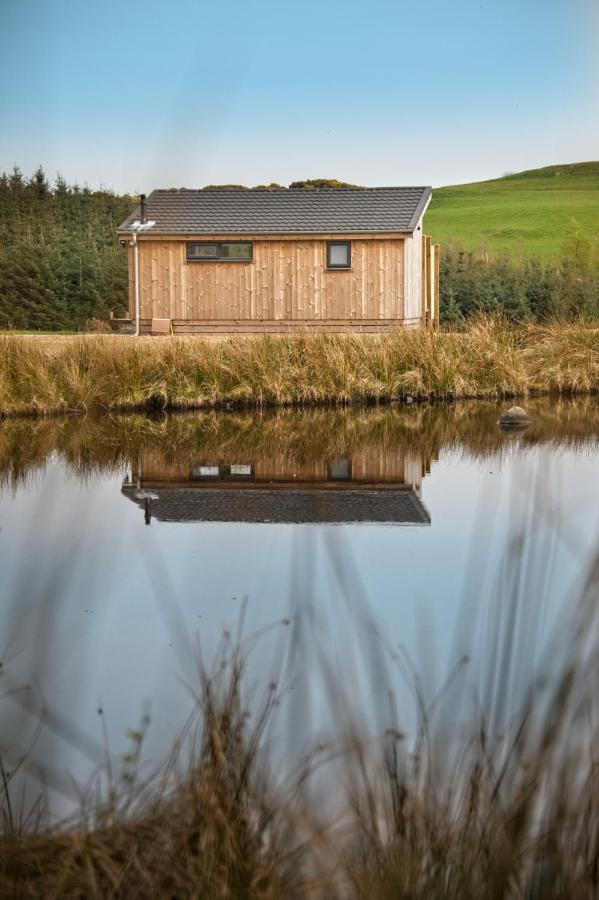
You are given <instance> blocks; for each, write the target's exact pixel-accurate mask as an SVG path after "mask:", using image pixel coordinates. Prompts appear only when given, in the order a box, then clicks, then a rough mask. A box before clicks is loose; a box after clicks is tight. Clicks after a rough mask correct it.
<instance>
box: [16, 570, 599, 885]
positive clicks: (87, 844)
mask: <svg viewBox="0 0 599 900" xmlns="http://www.w3.org/2000/svg"><path fill="white" fill-rule="evenodd" d="M523 563H524V565H523ZM507 565H508V568H509V569H510V571H511V576H512V577H511V581H512V583H513V588H512V591H511V592H508V593H506V594H504V595H503V596H502V597H501V598H498V599H500V600H501V602H502V603H505V604H507V605H508V607H509V606H511V605H512V604H514V605H515V607H516V608H515V609H514V612H515V613H517V607H518V605H519V604H521V602H522V597H520V598H519V597H518V594H519V587H521V585H522V583H523V582H525V581H526V578H527V573H526V560H522V559H520V561H518V560H517V559H513V558H508V559H507ZM522 565H523V568H522V567H521V566H522ZM514 566H515V571H514ZM598 596H599V558H598V559H596V560H595V563H594V566H593V567H592V568H591V570H590V572H589V575H588V578H587V579H586V582H585V586H584V589H583V591H582V595H581V596H580V598H579V600H578V601H577V603H576V604H575V606H574V607H573V610H574V614H573V616H572V619H571V620H568V627H567V629H566V631H565V633H562V634H560V652H558V653H555V654H554V656H553V658H552V659H550V660H549V659H548V660H546V663H547V668H546V669H545V671H544V672H539V677H538V678H536V679H533V681H531V684H530V685H529V687H528V688H527V689H525V690H524V691H523V695H524V697H523V702H522V703H521V704H519V705H517V706H515V707H514V711H515V712H517V715H514V716H513V718H511V717H510V716H509V715H506V716H504V717H503V718H502V719H501V721H500V722H499V725H500V726H501V727H500V729H499V730H498V729H497V727H496V725H495V724H494V723H493V720H492V717H491V716H489V710H484V712H483V713H481V715H480V716H479V717H478V718H477V717H474V718H470V719H469V720H462V726H463V729H462V731H461V732H458V733H457V734H454V735H453V736H452V737H451V736H448V734H447V732H446V731H445V730H444V729H443V728H438V727H437V724H436V719H435V715H436V710H437V712H438V710H439V707H443V706H444V705H446V704H448V703H449V702H450V701H449V697H450V696H451V691H450V690H449V689H448V688H446V689H445V690H443V691H442V692H441V693H440V694H438V695H437V696H435V697H433V698H432V700H431V699H429V700H428V701H427V700H426V699H425V696H424V694H423V692H422V689H421V685H420V683H419V681H418V677H417V676H414V682H413V684H414V693H415V697H416V701H417V705H418V708H419V710H420V727H419V732H418V736H417V738H416V740H415V743H412V742H410V741H408V740H407V739H406V736H405V735H404V734H403V733H402V732H401V729H400V722H399V720H398V715H397V712H396V710H395V709H394V706H393V702H392V692H391V690H390V691H389V693H387V692H386V691H385V690H382V691H381V688H380V687H379V689H378V692H377V693H373V694H372V703H373V704H374V705H378V706H379V707H380V709H381V710H383V709H386V710H387V711H388V712H387V714H386V721H387V725H386V727H385V728H383V730H381V732H380V733H379V735H378V737H376V739H372V738H371V739H369V740H368V739H366V737H365V735H364V733H363V732H362V730H361V728H360V723H359V719H358V720H356V718H355V716H352V713H351V710H352V708H353V707H352V696H351V694H352V688H351V687H348V684H349V683H350V682H348V681H347V680H346V677H345V676H344V673H341V672H338V671H335V670H333V669H332V668H331V665H330V658H329V655H328V649H327V646H326V640H325V641H322V642H321V644H320V646H319V648H318V649H319V653H320V659H319V666H320V670H321V672H322V673H324V678H323V681H324V685H323V690H324V691H325V695H326V697H327V699H328V702H329V704H330V707H331V708H332V709H334V712H335V715H334V720H335V723H336V731H335V733H334V734H332V735H331V736H330V738H329V739H328V740H327V741H325V742H323V743H321V744H320V745H319V746H318V747H315V748H314V751H313V752H310V753H308V754H306V755H305V756H304V757H302V758H300V759H299V761H298V762H297V764H296V766H295V767H294V768H293V769H292V770H291V771H290V772H288V773H287V774H286V775H285V776H282V775H281V772H280V769H279V767H278V766H277V764H276V761H275V760H274V759H273V757H272V753H271V751H270V750H269V740H268V737H269V734H268V728H269V724H270V723H271V720H272V719H273V717H276V715H278V710H279V709H280V708H281V706H280V704H284V703H285V701H286V695H287V687H288V686H289V685H288V684H286V683H285V680H284V678H283V679H282V680H281V682H280V683H276V682H273V683H270V684H268V685H264V690H263V694H262V700H261V701H260V703H259V704H258V705H256V703H255V702H251V701H250V699H249V698H250V696H251V695H250V692H248V691H247V690H246V687H247V684H246V682H247V673H246V670H245V664H246V654H247V649H248V643H245V644H244V643H243V642H241V643H234V642H232V640H231V639H230V638H226V639H225V641H224V643H223V646H222V647H221V650H220V652H219V653H218V654H217V656H216V659H215V661H214V663H213V666H212V667H211V668H210V669H209V670H208V669H206V668H204V667H200V679H199V685H200V688H199V696H198V700H197V707H196V710H195V714H194V716H193V717H192V718H191V719H190V722H189V724H188V726H187V729H186V733H185V734H184V735H182V737H181V740H180V741H179V743H178V745H177V746H176V748H175V750H174V752H173V755H172V757H171V758H169V760H168V761H167V762H166V763H165V765H164V766H163V767H161V768H160V769H159V770H158V771H156V772H155V773H154V774H153V775H152V776H151V777H144V778H143V779H142V778H139V779H136V777H135V773H136V772H137V771H138V769H137V768H136V766H134V767H133V773H131V772H130V773H129V777H128V778H127V779H126V780H123V781H121V782H119V783H117V784H115V783H114V782H111V783H109V784H108V789H107V791H106V793H105V795H104V798H105V799H104V800H102V799H99V798H98V797H97V795H93V796H92V797H91V801H90V803H89V804H88V805H84V806H83V808H82V813H81V815H80V817H79V818H78V819H75V820H71V821H70V822H67V823H63V824H62V826H61V825H54V826H51V825H49V824H44V822H43V821H39V820H38V822H37V823H36V827H35V828H34V829H33V830H31V829H29V830H28V829H27V828H24V827H21V823H20V821H19V820H18V818H17V817H16V816H15V814H14V811H13V810H12V809H11V807H10V803H8V802H7V800H8V798H9V793H10V791H9V788H10V785H9V786H8V787H7V783H6V775H5V770H4V768H2V771H1V776H2V779H3V782H2V780H1V779H0V797H2V799H3V801H4V804H3V814H2V817H1V819H0V824H1V826H2V828H1V833H0V896H2V897H44V898H49V900H54V898H63V897H65V898H75V897H77V898H79V897H98V898H100V897H111V898H154V897H155V898H162V897H181V898H186V897H190V898H191V897H194V898H196V897H200V898H204V897H205V898H218V897H222V898H238V897H239V898H277V900H279V898H280V900H283V898H285V900H287V898H298V900H299V898H323V900H325V898H326V900H329V898H331V900H336V898H339V900H341V898H372V900H391V898H406V900H408V898H409V900H430V898H443V900H464V898H467V900H503V898H517V900H595V898H596V897H597V894H598V891H599V769H598V765H597V753H598V750H599V731H598V728H597V705H596V698H595V696H594V695H595V685H596V683H597V676H598V675H599V668H598V663H599V658H598V650H599V647H598V645H597V598H598ZM524 599H526V598H524ZM317 631H318V628H316V629H315V631H314V633H313V634H312V635H311V639H312V638H313V637H314V636H315V635H316V633H317ZM507 632H508V633H509V634H512V632H511V628H510V626H509V625H508V627H507ZM371 634H373V635H374V632H371ZM498 637H499V636H498ZM512 637H514V635H513V634H512ZM371 640H372V641H373V645H372V646H371V647H366V648H363V652H364V654H365V655H366V656H368V654H369V653H371V652H373V653H374V655H375V656H376V657H377V663H376V668H377V671H378V672H379V673H380V672H381V671H385V670H386V669H385V667H386V665H391V664H392V663H393V661H394V659H393V653H392V652H390V651H389V648H388V647H387V645H386V644H385V642H384V641H381V642H379V641H378V639H376V638H375V637H372V638H371ZM375 644H376V645H375ZM521 649H524V648H523V647H521ZM383 659H384V660H385V662H383V663H381V660H383ZM350 665H351V662H350ZM508 670H509V660H508V661H507V662H506V661H502V660H501V659H500V658H499V659H498V661H496V664H495V665H494V666H490V667H489V670H488V671H487V673H486V678H487V680H488V681H489V682H492V683H497V682H498V681H499V683H501V681H502V679H505V677H506V676H507V674H508ZM346 674H347V673H345V675H346ZM541 676H544V677H541ZM549 676H550V677H549ZM450 681H451V679H450ZM254 700H255V698H254ZM458 709H459V707H455V706H454V707H452V709H451V710H450V715H456V713H457V712H458ZM196 717H197V720H198V721H197V725H198V729H197V732H196V737H195V740H192V741H191V747H192V749H191V754H190V757H187V756H186V755H185V753H184V752H183V747H184V746H185V745H186V744H187V745H188V744H189V741H187V742H186V740H185V739H186V737H188V736H189V732H190V731H193V729H194V727H195V725H196ZM136 739H137V740H138V742H141V739H142V736H141V734H140V735H138V736H137V738H136ZM9 777H10V776H9ZM2 784H4V787H2ZM2 795H4V796H2Z"/></svg>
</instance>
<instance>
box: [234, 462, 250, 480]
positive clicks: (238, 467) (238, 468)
mask: <svg viewBox="0 0 599 900" xmlns="http://www.w3.org/2000/svg"><path fill="white" fill-rule="evenodd" d="M229 473H230V474H231V475H235V476H237V477H238V478H249V477H251V476H252V475H253V474H254V473H253V471H252V467H251V465H246V464H245V463H239V464H235V465H232V466H229Z"/></svg>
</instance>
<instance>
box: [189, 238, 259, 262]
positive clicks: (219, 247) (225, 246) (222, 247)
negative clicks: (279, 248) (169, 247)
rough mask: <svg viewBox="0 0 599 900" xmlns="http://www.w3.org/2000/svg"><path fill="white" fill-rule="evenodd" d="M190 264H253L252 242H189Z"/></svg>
mask: <svg viewBox="0 0 599 900" xmlns="http://www.w3.org/2000/svg"><path fill="white" fill-rule="evenodd" d="M187 259H188V260H189V261H190V262H214V261H217V262H251V259H252V242H251V241H193V242H191V241H189V242H188V243H187Z"/></svg>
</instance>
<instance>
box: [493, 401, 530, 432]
mask: <svg viewBox="0 0 599 900" xmlns="http://www.w3.org/2000/svg"><path fill="white" fill-rule="evenodd" d="M531 422H532V419H531V418H530V416H529V415H528V413H527V412H526V411H525V410H523V409H522V407H521V406H512V407H511V408H510V409H508V410H507V412H504V414H503V415H502V417H501V418H500V419H499V421H498V422H497V424H498V425H500V426H501V427H502V428H525V427H526V426H527V425H530V423H531Z"/></svg>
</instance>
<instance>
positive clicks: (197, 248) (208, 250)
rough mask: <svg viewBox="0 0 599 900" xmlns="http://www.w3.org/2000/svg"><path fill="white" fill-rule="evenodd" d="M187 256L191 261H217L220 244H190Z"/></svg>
mask: <svg viewBox="0 0 599 900" xmlns="http://www.w3.org/2000/svg"><path fill="white" fill-rule="evenodd" d="M187 256H188V257H189V259H217V258H218V244H188V245H187Z"/></svg>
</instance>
